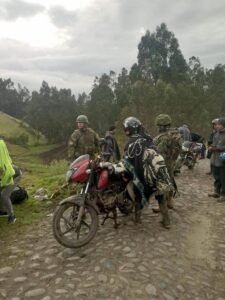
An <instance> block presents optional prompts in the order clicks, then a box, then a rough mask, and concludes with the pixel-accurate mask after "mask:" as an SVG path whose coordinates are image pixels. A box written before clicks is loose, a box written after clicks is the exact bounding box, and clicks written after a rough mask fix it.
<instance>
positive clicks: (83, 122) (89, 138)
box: [68, 115, 99, 161]
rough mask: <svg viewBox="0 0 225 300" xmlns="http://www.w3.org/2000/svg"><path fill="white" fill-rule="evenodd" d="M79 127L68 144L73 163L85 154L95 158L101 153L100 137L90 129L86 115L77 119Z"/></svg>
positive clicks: (69, 155)
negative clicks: (96, 154)
mask: <svg viewBox="0 0 225 300" xmlns="http://www.w3.org/2000/svg"><path fill="white" fill-rule="evenodd" d="M76 123H77V127H78V129H76V130H75V131H74V132H73V133H72V135H71V137H70V139H69V143H68V158H69V160H70V161H73V160H74V159H76V158H77V157H79V156H80V155H83V154H89V155H90V157H91V158H94V156H95V153H98V152H99V136H98V134H97V133H96V132H95V131H94V130H93V129H91V128H90V127H88V118H87V116H85V115H79V116H78V117H77V119H76Z"/></svg>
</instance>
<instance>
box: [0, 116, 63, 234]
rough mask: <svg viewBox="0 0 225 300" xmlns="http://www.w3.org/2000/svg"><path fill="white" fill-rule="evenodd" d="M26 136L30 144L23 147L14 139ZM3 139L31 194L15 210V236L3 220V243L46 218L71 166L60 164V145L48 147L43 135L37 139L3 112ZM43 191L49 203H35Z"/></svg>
mask: <svg viewBox="0 0 225 300" xmlns="http://www.w3.org/2000/svg"><path fill="white" fill-rule="evenodd" d="M23 135H25V136H27V137H28V143H26V144H22V142H23V140H19V142H21V144H18V140H17V139H15V137H18V136H23ZM0 136H1V137H3V138H4V140H5V142H6V145H7V147H8V150H9V153H10V156H11V158H12V161H13V163H14V164H16V165H18V166H19V167H20V168H21V170H22V173H23V176H22V180H21V182H20V186H22V187H25V188H26V190H27V192H28V194H29V200H28V201H26V202H25V203H23V204H21V205H15V206H14V211H15V214H16V216H17V219H18V220H17V222H16V226H14V229H13V232H12V230H11V227H10V226H8V224H7V219H6V218H0V240H1V239H2V238H3V237H8V238H9V239H10V237H11V236H12V235H14V234H16V235H17V234H21V233H23V231H24V230H25V228H26V227H27V226H28V227H29V226H30V224H33V223H35V222H38V221H39V220H40V219H41V218H43V217H45V216H46V213H47V211H48V209H49V207H52V205H55V204H54V201H52V199H50V196H51V195H52V193H54V191H56V190H57V189H58V188H59V187H60V186H61V185H62V184H63V183H64V181H65V173H66V170H67V167H68V163H67V162H66V161H65V160H60V158H61V157H63V155H62V154H61V153H62V148H61V147H59V145H53V144H48V143H47V141H46V139H45V138H44V137H43V136H42V135H40V134H39V137H40V138H39V139H37V133H36V132H35V131H34V130H33V129H32V128H31V127H29V125H27V124H25V123H23V122H22V121H20V120H17V119H15V118H13V117H11V116H9V115H7V114H4V113H2V112H0ZM59 154H60V155H59ZM59 156H60V157H59ZM53 160H54V161H53ZM40 188H43V189H45V191H46V193H47V195H48V197H49V199H48V201H37V200H35V198H34V195H35V192H36V191H37V190H38V189H40Z"/></svg>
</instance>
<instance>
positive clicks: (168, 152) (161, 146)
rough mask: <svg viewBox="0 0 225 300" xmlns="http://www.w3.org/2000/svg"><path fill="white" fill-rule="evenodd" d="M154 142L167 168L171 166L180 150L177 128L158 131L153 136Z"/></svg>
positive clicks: (180, 144)
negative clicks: (157, 133)
mask: <svg viewBox="0 0 225 300" xmlns="http://www.w3.org/2000/svg"><path fill="white" fill-rule="evenodd" d="M153 141H154V144H155V145H156V146H157V149H158V150H159V153H160V154H161V155H162V156H163V158H164V159H165V162H166V166H167V168H168V169H169V171H170V169H171V168H173V166H174V164H175V162H176V159H177V157H178V155H179V154H180V152H181V146H182V137H181V135H180V133H179V131H178V130H177V129H171V130H169V131H166V132H163V133H160V134H159V135H158V136H156V137H155V138H154V140H153Z"/></svg>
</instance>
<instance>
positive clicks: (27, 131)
mask: <svg viewBox="0 0 225 300" xmlns="http://www.w3.org/2000/svg"><path fill="white" fill-rule="evenodd" d="M0 128H1V132H0V135H1V136H2V137H4V138H5V139H16V138H18V137H19V136H21V135H25V136H27V137H28V145H36V144H45V143H46V139H45V137H44V136H43V135H41V134H40V133H38V132H37V131H35V130H34V129H32V128H31V127H30V126H29V125H28V124H26V123H25V122H23V121H21V120H18V119H16V118H13V117H11V116H9V115H7V114H5V113H3V112H0Z"/></svg>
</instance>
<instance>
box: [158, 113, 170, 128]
mask: <svg viewBox="0 0 225 300" xmlns="http://www.w3.org/2000/svg"><path fill="white" fill-rule="evenodd" d="M171 123H172V120H171V117H170V116H169V115H167V114H160V115H158V116H157V117H156V119H155V124H156V125H157V126H167V125H170V124H171Z"/></svg>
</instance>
